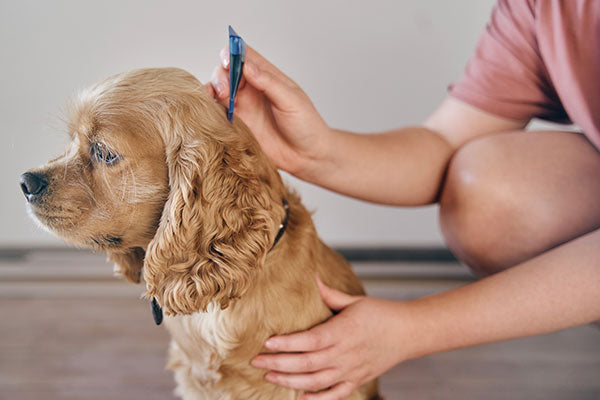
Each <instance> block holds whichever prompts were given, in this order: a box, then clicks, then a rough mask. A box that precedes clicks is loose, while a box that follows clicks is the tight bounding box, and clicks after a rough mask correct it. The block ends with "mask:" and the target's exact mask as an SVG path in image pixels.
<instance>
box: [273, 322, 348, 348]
mask: <svg viewBox="0 0 600 400" xmlns="http://www.w3.org/2000/svg"><path fill="white" fill-rule="evenodd" d="M332 324H333V321H332V320H328V321H326V322H323V323H322V324H320V325H317V326H315V327H314V328H311V329H309V330H307V331H302V332H297V333H292V334H289V335H280V336H273V337H271V338H269V339H268V340H267V341H266V342H265V346H266V347H267V348H268V349H269V350H275V351H281V352H293V351H302V352H308V351H317V350H322V349H325V348H327V347H330V346H332V345H334V344H335V339H334V335H335V332H336V327H335V326H330V325H332Z"/></svg>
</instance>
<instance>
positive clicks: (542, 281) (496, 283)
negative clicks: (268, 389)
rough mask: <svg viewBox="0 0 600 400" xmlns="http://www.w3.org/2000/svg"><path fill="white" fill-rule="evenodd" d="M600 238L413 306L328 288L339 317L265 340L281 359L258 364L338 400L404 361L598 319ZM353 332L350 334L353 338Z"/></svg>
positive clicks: (272, 376)
mask: <svg viewBox="0 0 600 400" xmlns="http://www.w3.org/2000/svg"><path fill="white" fill-rule="evenodd" d="M598 243H600V230H596V231H594V232H591V233H589V234H587V235H585V236H581V237H579V238H577V239H575V240H573V241H571V242H568V243H565V244H563V245H562V246H560V247H557V248H555V249H553V250H551V251H548V252H546V253H544V254H542V255H540V256H538V257H536V258H533V259H531V260H528V261H526V262H524V263H522V264H520V265H517V266H515V267H513V268H511V269H508V270H506V271H503V272H501V273H498V274H496V275H493V276H490V277H488V278H485V279H483V280H480V281H477V282H475V283H471V284H468V285H466V286H463V287H460V288H457V289H454V290H450V291H447V292H443V293H439V294H435V295H432V296H428V297H424V298H420V299H416V300H412V301H407V302H394V301H387V300H380V299H374V298H370V297H357V296H349V295H347V294H344V293H341V292H338V291H335V290H333V289H330V288H326V287H323V285H322V284H321V283H320V289H321V293H322V297H323V299H324V301H325V302H326V303H327V304H328V305H329V306H330V307H331V308H332V309H337V310H342V309H343V312H340V313H339V314H337V315H336V316H334V317H333V318H331V319H330V320H329V321H327V322H326V323H324V324H321V325H317V326H316V327H314V328H312V329H311V330H308V331H305V332H301V333H296V334H291V335H287V336H278V337H273V338H271V339H269V341H268V342H267V346H268V347H269V348H270V349H272V350H275V351H279V352H284V353H283V354H262V355H259V356H257V357H256V358H255V359H254V360H253V362H252V364H253V365H254V366H256V367H260V368H265V369H268V370H271V371H270V372H269V373H268V374H267V376H266V379H267V380H269V381H271V382H273V383H277V384H280V385H284V386H289V387H292V388H296V389H302V390H308V391H317V390H323V389H326V388H329V389H326V390H325V391H323V392H320V393H316V394H306V395H305V396H304V397H303V399H305V400H308V399H321V400H324V399H339V398H343V397H344V396H347V395H348V394H349V393H350V392H351V391H353V390H354V389H355V388H357V387H358V386H360V385H361V384H363V383H365V382H367V381H369V380H371V379H373V378H375V377H376V376H378V375H380V374H382V373H383V372H385V371H386V370H388V369H390V368H391V367H392V366H394V365H396V364H397V363H400V362H402V361H405V360H408V359H412V358H417V357H420V356H424V355H427V354H432V353H438V352H442V351H448V350H452V349H457V348H462V347H467V346H474V345H479V344H484V343H490V342H497V341H501V340H508V339H514V338H519V337H525V336H532V335H539V334H543V333H548V332H553V331H556V330H560V329H564V328H568V327H572V326H576V325H581V324H585V323H589V322H593V321H597V320H599V319H600V246H598ZM348 332H352V335H348V334H347V333H348Z"/></svg>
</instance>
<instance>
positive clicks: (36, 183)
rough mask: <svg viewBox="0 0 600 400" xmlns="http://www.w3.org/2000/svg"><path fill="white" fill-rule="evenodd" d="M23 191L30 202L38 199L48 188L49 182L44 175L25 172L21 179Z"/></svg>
mask: <svg viewBox="0 0 600 400" xmlns="http://www.w3.org/2000/svg"><path fill="white" fill-rule="evenodd" d="M19 183H20V184H21V190H22V191H23V194H24V195H25V197H26V198H27V200H28V201H33V200H34V199H36V198H38V197H39V196H41V195H42V194H44V191H45V190H46V187H48V181H47V180H46V178H45V177H44V175H42V174H40V173H35V172H25V173H24V174H23V175H21V178H20V179H19Z"/></svg>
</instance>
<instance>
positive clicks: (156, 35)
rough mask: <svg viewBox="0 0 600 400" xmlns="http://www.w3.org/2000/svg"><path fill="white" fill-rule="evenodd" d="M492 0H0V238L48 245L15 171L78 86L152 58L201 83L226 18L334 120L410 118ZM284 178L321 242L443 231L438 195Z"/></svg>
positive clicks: (58, 136)
mask: <svg viewBox="0 0 600 400" xmlns="http://www.w3.org/2000/svg"><path fill="white" fill-rule="evenodd" d="M493 2H494V0H404V1H400V0H387V1H382V0H371V1H368V2H367V1H364V0H363V1H358V0H303V1H281V0H260V1H241V0H240V1H237V0H236V1H210V2H209V1H164V0H151V1H122V0H119V1H116V0H108V1H106V0H105V1H81V0H79V1H77V0H71V1H31V0H26V1H23V0H19V1H10V0H1V1H0V49H1V53H0V88H1V92H0V135H1V136H0V137H1V140H2V142H1V143H2V150H3V151H2V156H1V157H0V183H1V187H2V195H1V196H0V201H1V203H0V224H1V225H0V246H13V245H17V246H26V245H48V244H50V245H54V244H58V243H59V242H58V241H56V240H54V239H53V238H51V236H50V235H48V234H46V233H45V232H42V231H41V230H39V229H38V228H36V227H35V226H34V224H33V223H32V222H31V221H30V220H29V219H28V217H27V216H26V215H25V207H24V198H23V196H22V194H21V193H20V189H19V187H18V184H17V180H18V177H19V175H20V174H21V173H22V172H24V171H25V170H27V169H29V168H31V167H34V166H36V165H39V164H42V163H44V162H45V160H47V159H48V158H50V157H51V156H53V155H55V154H57V153H58V152H59V151H61V148H62V146H63V145H64V144H65V143H66V134H65V130H64V123H63V122H62V121H61V108H62V107H63V105H64V104H66V100H67V98H68V97H69V96H70V95H72V94H73V93H75V92H76V91H77V90H78V89H81V88H83V87H85V86H87V85H90V84H92V83H94V82H95V81H98V80H100V79H102V78H104V77H106V76H108V75H111V74H114V73H117V72H121V71H125V70H128V69H133V68H141V67H151V66H177V67H181V68H184V69H187V70H188V71H190V72H192V73H194V74H195V75H196V76H197V77H198V78H199V79H200V80H201V81H203V82H206V81H208V80H209V79H210V75H211V72H212V69H213V67H214V66H215V65H216V63H217V61H218V53H219V50H220V49H221V47H223V46H224V45H225V44H226V42H227V25H228V24H232V25H233V26H234V27H235V29H236V30H237V31H238V33H240V34H241V35H242V36H243V37H244V38H245V39H246V41H247V42H248V43H250V44H251V45H252V46H254V47H255V48H256V49H257V50H259V51H260V52H262V53H263V54H264V55H265V56H267V57H268V58H269V59H270V60H271V61H272V62H274V63H275V64H276V65H278V66H279V67H280V68H281V69H282V70H283V71H285V72H286V73H287V74H289V75H290V76H292V77H293V78H294V79H295V80H296V81H297V82H298V83H299V84H300V85H301V86H302V87H303V88H304V89H305V90H306V91H307V93H308V94H309V95H310V96H311V98H312V99H313V101H314V103H315V105H316V106H317V108H318V109H319V110H320V111H321V113H322V114H323V116H324V117H325V119H326V121H327V122H328V123H330V124H331V125H332V126H335V127H338V128H345V129H351V130H355V131H361V132H372V131H377V130H384V129H391V128H394V127H398V126H402V125H405V124H418V123H419V122H421V121H422V120H423V119H424V118H425V117H426V116H427V115H428V113H429V112H430V111H432V110H433V108H434V107H435V106H436V105H437V104H438V102H439V101H440V100H441V99H442V98H443V97H444V95H445V90H446V86H447V85H448V84H449V83H450V82H452V81H453V80H455V79H456V78H458V76H459V75H460V73H461V71H462V69H463V67H464V64H465V63H466V61H467V60H468V58H469V56H470V54H471V52H472V50H473V48H474V46H475V43H476V41H477V38H478V36H479V34H480V32H481V31H482V29H483V27H484V25H485V23H486V21H487V18H488V15H489V12H490V10H491V7H492V4H493ZM390 168H393V166H390ZM290 181H291V182H292V184H293V185H294V186H296V187H297V188H299V190H300V192H301V193H302V195H303V197H304V199H305V202H306V204H307V205H308V206H309V207H310V208H312V209H314V210H316V214H315V219H316V222H317V226H318V228H319V230H320V233H321V235H322V237H323V238H324V239H325V240H326V241H328V242H329V243H331V244H336V245H360V244H362V245H377V244H378V245H432V244H433V245H435V244H440V243H441V237H440V234H439V232H438V228H437V225H436V210H435V207H426V208H419V209H399V208H390V207H380V206H374V205H368V204H365V203H362V202H358V201H355V200H351V199H347V198H342V197H341V196H338V195H335V194H332V193H329V192H326V191H324V190H323V189H320V188H316V187H313V186H311V185H307V184H303V183H301V182H298V181H296V180H293V179H290Z"/></svg>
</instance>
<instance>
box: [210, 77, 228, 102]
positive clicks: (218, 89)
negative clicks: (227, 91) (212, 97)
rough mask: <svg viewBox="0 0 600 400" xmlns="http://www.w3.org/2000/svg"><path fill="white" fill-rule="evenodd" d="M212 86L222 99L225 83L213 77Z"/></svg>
mask: <svg viewBox="0 0 600 400" xmlns="http://www.w3.org/2000/svg"><path fill="white" fill-rule="evenodd" d="M210 84H211V85H212V87H213V89H215V92H216V93H217V97H221V96H222V95H223V90H224V87H225V85H223V83H222V82H220V81H219V79H218V78H217V77H213V79H211V81H210Z"/></svg>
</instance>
